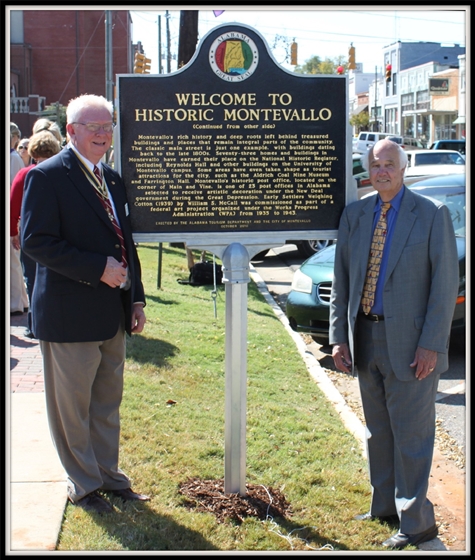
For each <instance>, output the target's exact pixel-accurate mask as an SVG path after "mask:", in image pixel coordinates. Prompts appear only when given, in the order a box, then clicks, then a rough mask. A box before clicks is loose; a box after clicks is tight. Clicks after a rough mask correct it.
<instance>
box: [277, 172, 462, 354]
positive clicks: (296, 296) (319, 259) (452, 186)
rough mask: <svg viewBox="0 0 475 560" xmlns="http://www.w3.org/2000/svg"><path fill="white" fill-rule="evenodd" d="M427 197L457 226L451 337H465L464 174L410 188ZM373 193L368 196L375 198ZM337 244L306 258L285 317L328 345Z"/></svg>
mask: <svg viewBox="0 0 475 560" xmlns="http://www.w3.org/2000/svg"><path fill="white" fill-rule="evenodd" d="M408 188H410V189H411V190H414V191H416V192H418V193H420V194H422V195H424V196H427V197H430V198H435V199H437V200H439V201H441V202H443V203H444V204H445V205H446V206H447V207H448V208H449V210H450V214H451V216H452V222H453V224H454V230H455V237H456V241H457V253H458V260H459V282H460V284H459V294H458V297H457V301H456V302H455V310H454V317H453V321H452V336H453V337H454V336H457V337H461V336H464V334H465V231H466V230H465V220H466V211H465V204H466V203H465V174H463V175H445V176H439V177H432V178H429V179H425V180H424V181H419V182H417V183H413V184H412V185H411V186H409V187H408ZM374 194H375V193H370V194H369V195H366V196H374ZM335 248H336V244H333V245H330V246H329V247H327V248H326V249H322V250H321V251H319V252H318V253H316V254H315V255H313V256H312V257H310V258H309V259H307V260H306V261H305V262H304V263H303V264H302V266H301V267H300V269H299V270H297V271H296V272H295V274H294V278H293V282H292V288H291V291H290V293H289V296H288V298H287V304H286V311H285V313H286V316H287V318H288V320H289V323H290V326H291V327H292V329H293V330H294V331H297V332H300V333H305V334H309V335H311V336H312V338H313V339H314V340H315V341H316V342H318V343H319V344H323V345H325V344H328V329H329V315H330V293H331V286H332V281H333V266H334V262H335Z"/></svg>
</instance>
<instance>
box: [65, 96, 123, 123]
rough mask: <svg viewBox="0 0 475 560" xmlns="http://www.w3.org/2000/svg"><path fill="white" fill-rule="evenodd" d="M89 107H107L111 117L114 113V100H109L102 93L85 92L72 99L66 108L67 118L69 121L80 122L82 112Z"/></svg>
mask: <svg viewBox="0 0 475 560" xmlns="http://www.w3.org/2000/svg"><path fill="white" fill-rule="evenodd" d="M87 107H96V108H104V109H107V110H108V111H109V113H110V116H111V119H112V118H113V115H114V105H113V104H112V101H108V100H107V99H106V98H105V97H103V96H102V95H91V94H85V95H80V96H79V97H76V98H75V99H71V101H70V102H69V104H68V107H67V109H66V118H67V122H68V123H73V122H78V119H79V118H81V117H80V115H81V112H82V111H83V110H84V109H85V108H87Z"/></svg>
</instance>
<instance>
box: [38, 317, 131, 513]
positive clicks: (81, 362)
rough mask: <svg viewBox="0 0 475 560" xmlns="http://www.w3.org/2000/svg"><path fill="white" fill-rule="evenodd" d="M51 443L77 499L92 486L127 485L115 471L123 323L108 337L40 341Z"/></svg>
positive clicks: (122, 353) (95, 488) (122, 357)
mask: <svg viewBox="0 0 475 560" xmlns="http://www.w3.org/2000/svg"><path fill="white" fill-rule="evenodd" d="M40 347H41V352H42V354H43V363H44V376H45V396H46V408H47V413H48V421H49V427H50V431H51V436H52V439H53V443H54V445H55V447H56V450H57V452H58V455H59V458H60V460H61V463H62V465H63V467H64V470H65V471H66V474H67V476H68V495H69V497H70V499H71V501H73V502H77V501H78V500H80V499H81V498H83V497H84V496H86V495H87V494H89V493H90V492H93V491H94V490H99V489H101V490H118V489H123V488H129V487H130V480H129V478H128V477H127V476H126V475H125V474H124V473H123V472H122V471H121V470H120V469H119V466H118V462H119V437H120V419H119V407H120V403H121V400H122V390H123V372H124V361H125V333H124V329H123V327H121V328H120V329H119V331H118V332H117V334H116V336H115V337H114V338H111V339H110V340H104V341H99V342H73V343H57V342H45V341H43V340H40Z"/></svg>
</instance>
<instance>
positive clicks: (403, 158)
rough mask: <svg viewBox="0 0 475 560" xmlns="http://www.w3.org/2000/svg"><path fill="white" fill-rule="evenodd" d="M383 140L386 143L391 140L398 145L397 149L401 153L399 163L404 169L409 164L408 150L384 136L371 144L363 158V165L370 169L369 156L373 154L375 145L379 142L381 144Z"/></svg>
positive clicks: (367, 169)
mask: <svg viewBox="0 0 475 560" xmlns="http://www.w3.org/2000/svg"><path fill="white" fill-rule="evenodd" d="M381 142H385V143H386V142H391V143H392V144H394V146H396V147H397V151H398V153H399V165H400V166H401V167H400V169H402V168H403V167H406V165H407V154H406V152H405V151H404V150H403V149H402V148H401V146H400V145H399V144H398V143H397V142H393V141H392V140H390V139H389V138H383V139H382V140H379V141H378V142H376V144H374V145H373V146H371V148H368V150H367V151H366V153H365V154H363V156H362V158H361V165H362V166H363V167H364V168H365V169H366V171H369V158H370V156H371V155H372V154H373V149H374V147H375V146H377V145H378V144H381Z"/></svg>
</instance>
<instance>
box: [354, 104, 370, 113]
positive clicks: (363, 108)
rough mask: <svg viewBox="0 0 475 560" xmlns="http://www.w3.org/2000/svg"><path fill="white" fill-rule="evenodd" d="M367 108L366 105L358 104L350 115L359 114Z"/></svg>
mask: <svg viewBox="0 0 475 560" xmlns="http://www.w3.org/2000/svg"><path fill="white" fill-rule="evenodd" d="M367 110H368V105H358V106H357V107H356V109H355V110H354V111H353V113H352V115H359V114H360V113H362V112H363V111H367Z"/></svg>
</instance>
